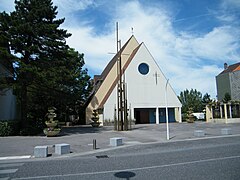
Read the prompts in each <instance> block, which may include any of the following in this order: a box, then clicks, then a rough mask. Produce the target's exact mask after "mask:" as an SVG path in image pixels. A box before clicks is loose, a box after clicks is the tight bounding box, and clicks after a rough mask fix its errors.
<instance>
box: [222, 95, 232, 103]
mask: <svg viewBox="0 0 240 180" xmlns="http://www.w3.org/2000/svg"><path fill="white" fill-rule="evenodd" d="M230 100H231V95H230V94H229V93H225V95H224V98H223V100H222V101H223V102H224V103H227V102H229V101H230Z"/></svg>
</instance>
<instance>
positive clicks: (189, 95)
mask: <svg viewBox="0 0 240 180" xmlns="http://www.w3.org/2000/svg"><path fill="white" fill-rule="evenodd" d="M178 98H179V100H180V102H181V103H182V112H183V113H187V111H188V109H189V108H192V110H193V112H201V111H202V110H203V104H202V93H201V92H199V91H197V90H196V89H195V90H193V89H191V90H190V91H189V90H188V89H186V90H184V91H183V92H181V93H180V96H178Z"/></svg>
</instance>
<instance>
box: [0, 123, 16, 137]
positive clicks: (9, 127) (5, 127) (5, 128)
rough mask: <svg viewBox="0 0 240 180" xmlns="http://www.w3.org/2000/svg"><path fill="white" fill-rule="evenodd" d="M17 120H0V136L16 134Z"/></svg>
mask: <svg viewBox="0 0 240 180" xmlns="http://www.w3.org/2000/svg"><path fill="white" fill-rule="evenodd" d="M18 125H19V122H18V121H0V136H13V135H18V133H19V129H18V127H19V126H18Z"/></svg>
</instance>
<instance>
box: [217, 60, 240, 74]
mask: <svg viewBox="0 0 240 180" xmlns="http://www.w3.org/2000/svg"><path fill="white" fill-rule="evenodd" d="M239 70H240V62H239V63H236V64H232V65H230V66H228V67H227V68H226V69H224V70H223V71H222V72H221V73H220V74H225V73H230V72H234V71H239ZM220 74H219V75H220Z"/></svg>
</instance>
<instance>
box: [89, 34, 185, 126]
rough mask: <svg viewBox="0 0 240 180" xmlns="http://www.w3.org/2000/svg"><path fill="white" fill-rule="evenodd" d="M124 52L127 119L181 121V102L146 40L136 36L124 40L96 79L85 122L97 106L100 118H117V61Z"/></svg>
mask: <svg viewBox="0 0 240 180" xmlns="http://www.w3.org/2000/svg"><path fill="white" fill-rule="evenodd" d="M120 55H121V69H122V79H123V81H124V83H125V84H126V86H125V91H126V99H127V109H128V119H131V120H135V121H136V123H137V124H146V123H151V124H159V123H164V122H166V107H167V109H168V119H169V122H181V107H182V105H181V103H180V101H179V99H178V97H177V95H176V94H175V92H174V90H173V88H172V87H171V85H170V84H169V82H168V80H167V78H166V77H165V76H164V74H163V73H162V71H161V69H160V67H159V66H158V64H157V63H156V61H155V60H154V58H153V56H152V55H151V54H150V52H149V51H148V49H147V47H146V46H145V44H144V43H138V41H137V40H136V38H135V37H134V36H131V37H130V39H129V40H128V41H127V42H126V43H125V45H124V46H123V47H122V48H121V50H120V51H119V52H118V54H116V55H115V57H113V59H112V60H111V61H110V62H109V64H108V65H107V66H106V68H105V69H104V71H103V72H102V74H101V75H100V76H95V78H94V91H93V93H92V95H91V97H90V99H89V101H88V104H87V107H86V124H89V123H90V122H91V115H92V112H93V110H94V109H97V110H99V113H100V114H99V116H100V121H104V120H107V121H114V118H115V117H116V107H117V97H118V96H117V89H118V88H117V83H118V81H119V76H118V74H119V73H118V72H117V60H118V57H119V56H120Z"/></svg>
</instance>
